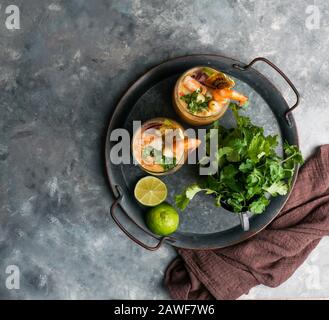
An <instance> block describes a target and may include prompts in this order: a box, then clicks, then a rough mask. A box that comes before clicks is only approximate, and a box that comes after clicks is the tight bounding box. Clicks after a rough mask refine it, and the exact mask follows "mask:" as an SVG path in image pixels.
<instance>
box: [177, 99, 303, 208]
mask: <svg viewBox="0 0 329 320" xmlns="http://www.w3.org/2000/svg"><path fill="white" fill-rule="evenodd" d="M230 107H231V109H232V110H233V114H234V117H235V120H236V124H237V125H236V127H234V128H229V129H227V128H225V127H223V126H222V125H220V124H219V122H215V123H214V124H213V128H214V129H217V130H211V131H209V132H208V135H207V144H206V145H207V149H208V152H209V139H210V135H211V133H213V132H215V133H216V134H218V141H219V148H218V150H217V153H216V157H215V159H216V161H215V162H216V166H218V171H217V173H216V174H214V175H209V176H204V177H201V178H202V179H201V180H200V181H199V182H198V183H195V184H193V185H191V186H189V187H187V188H186V189H185V190H184V192H183V193H182V194H180V195H177V196H176V205H177V206H178V207H179V208H180V209H181V210H184V209H185V208H186V207H187V205H188V204H189V202H190V200H192V199H193V198H194V196H195V195H196V194H197V193H198V192H205V193H206V194H208V195H211V196H213V197H214V198H215V205H217V206H221V205H223V206H225V207H226V208H228V209H229V210H231V211H233V212H236V213H241V212H247V211H249V212H251V213H253V214H261V213H263V212H264V211H265V209H266V207H267V206H268V205H269V203H270V199H271V197H276V196H279V195H281V196H283V195H285V194H287V193H288V191H289V189H290V187H291V181H292V177H293V175H294V170H295V167H296V165H298V164H302V163H303V157H302V155H301V153H300V151H299V150H298V148H297V147H296V146H293V145H289V144H288V143H284V146H283V149H284V157H283V158H282V157H280V156H278V155H277V153H276V147H277V146H278V136H272V135H269V136H265V135H264V129H263V128H261V127H258V126H255V125H253V124H252V123H251V121H250V119H249V118H248V117H245V116H241V115H240V114H239V112H238V110H239V107H238V106H237V105H236V104H231V105H230Z"/></svg>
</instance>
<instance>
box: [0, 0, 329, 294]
mask: <svg viewBox="0 0 329 320" xmlns="http://www.w3.org/2000/svg"><path fill="white" fill-rule="evenodd" d="M9 4H16V5H18V6H19V7H20V10H21V29H20V30H7V29H6V27H5V17H6V15H5V7H6V6H7V5H9ZM314 4H315V5H317V6H318V8H319V9H320V12H321V21H320V28H319V29H317V30H309V29H308V28H307V27H306V25H305V20H306V18H307V17H308V14H307V13H306V8H307V7H308V6H309V5H314ZM328 32H329V4H328V1H326V0H317V1H310V0H300V1H297V2H291V1H288V0H280V1H277V0H267V1H263V0H254V1H244V0H241V1H239V0H226V1H225V0H221V1H216V0H203V1H163V0H161V1H155V0H153V1H151V0H149V1H138V0H136V1H130V0H120V1H119V0H117V1H105V0H95V1H87V0H72V1H55V0H54V1H41V0H39V1H37V0H29V1H22V0H21V1H19V0H10V1H6V0H2V1H1V5H0V298H7V299H13V298H24V299H27V298H28V299H40V298H46V299H51V298H55V299H56V298H61V299H83V298H86V299H91V298H99V299H118V298H126V299H136V298H141V299H144V298H148V299H157V298H169V296H168V294H167V292H166V290H165V288H163V284H162V279H163V275H164V270H165V268H166V266H167V264H168V263H169V262H170V261H171V260H172V258H173V257H174V256H175V252H174V250H173V249H172V248H170V247H165V248H162V249H161V250H159V251H158V252H154V253H150V252H147V251H145V250H143V249H141V248H139V247H137V246H136V245H134V244H133V243H132V242H131V241H129V240H128V239H127V238H126V237H125V236H124V235H123V233H122V232H121V231H119V229H118V228H117V227H115V226H114V224H113V223H112V222H111V221H109V222H106V211H107V208H108V207H109V205H110V204H111V201H112V199H111V194H110V192H109V188H108V186H107V182H106V179H105V175H104V171H103V162H102V147H103V142H104V139H103V137H104V135H105V130H106V126H107V122H108V119H109V117H110V114H111V111H112V110H113V107H114V106H115V102H116V101H117V100H118V98H119V97H120V95H121V94H122V93H123V92H124V90H125V89H126V88H127V86H128V85H129V84H130V83H131V82H132V81H134V80H135V79H136V78H137V77H138V76H139V75H140V74H142V73H143V72H144V71H146V70H147V69H149V68H150V67H152V66H154V65H155V64H157V63H159V62H161V61H163V60H165V59H168V58H171V57H175V56H179V55H184V54H191V53H219V54H223V55H227V56H230V57H233V58H236V59H238V60H241V61H244V62H248V61H250V60H251V59H252V58H254V57H256V56H265V57H268V58H269V59H271V60H273V61H274V62H276V63H277V64H278V65H279V66H280V67H281V68H282V69H283V70H284V71H286V73H287V74H288V75H289V76H290V77H291V79H292V80H293V81H294V83H295V84H296V86H297V88H298V89H299V90H300V92H301V93H302V101H301V106H300V108H299V109H298V110H297V111H296V112H295V117H296V121H297V124H298V128H299V133H300V143H301V149H302V151H303V154H304V155H305V156H309V155H310V153H311V152H312V151H313V150H314V148H315V147H316V146H318V145H320V144H323V143H328V142H329V136H328V132H329V108H328V106H327V103H328V94H327V92H328V71H329V58H328V42H329V37H328ZM257 68H258V69H259V70H261V71H262V72H264V73H265V74H266V75H267V76H269V77H270V78H272V79H274V81H275V82H276V83H277V85H278V86H279V88H280V89H281V90H282V92H283V93H284V95H286V96H287V99H288V101H293V99H294V98H293V95H292V94H291V92H290V91H289V90H288V88H287V86H286V85H285V83H284V82H283V81H282V80H281V79H279V78H278V77H277V76H276V75H275V74H274V72H272V71H271V70H269V69H268V68H267V67H263V66H261V65H259V66H257ZM328 247H329V240H328V239H324V240H323V241H322V242H321V243H320V245H319V246H318V248H317V249H316V250H315V251H314V252H313V253H312V255H311V256H310V257H309V259H308V260H307V261H306V262H305V263H304V264H303V265H302V267H301V268H300V269H299V270H298V271H297V272H296V273H295V274H294V276H293V277H291V279H289V280H288V281H287V282H286V283H285V284H283V285H282V286H280V287H279V288H275V289H270V288H265V287H261V286H260V287H257V288H255V289H253V290H252V291H251V292H250V294H249V295H248V296H247V298H278V297H280V298H292V297H319V298H321V297H329V268H328V267H329V255H328ZM11 264H15V265H17V266H19V268H20V270H21V288H20V290H8V289H6V287H5V285H4V282H5V278H6V274H5V269H6V266H8V265H11Z"/></svg>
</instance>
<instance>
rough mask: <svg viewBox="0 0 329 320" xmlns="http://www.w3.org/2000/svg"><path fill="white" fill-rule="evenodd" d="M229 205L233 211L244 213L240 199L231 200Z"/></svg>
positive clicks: (228, 202)
mask: <svg viewBox="0 0 329 320" xmlns="http://www.w3.org/2000/svg"><path fill="white" fill-rule="evenodd" d="M227 204H228V205H230V206H231V207H232V209H233V211H234V212H236V213H239V212H241V211H242V208H243V204H242V203H241V202H240V201H239V200H238V199H234V198H230V199H228V200H227Z"/></svg>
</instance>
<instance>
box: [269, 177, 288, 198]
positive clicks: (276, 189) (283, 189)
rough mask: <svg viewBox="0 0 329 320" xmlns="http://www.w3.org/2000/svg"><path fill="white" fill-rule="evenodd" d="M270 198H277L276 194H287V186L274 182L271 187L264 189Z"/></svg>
mask: <svg viewBox="0 0 329 320" xmlns="http://www.w3.org/2000/svg"><path fill="white" fill-rule="evenodd" d="M264 190H265V191H267V192H268V193H269V194H270V195H272V196H274V197H275V196H277V195H278V194H279V195H281V196H284V195H285V194H287V192H288V185H287V184H286V183H285V182H283V181H278V182H274V183H273V184H272V185H271V186H269V187H267V188H264Z"/></svg>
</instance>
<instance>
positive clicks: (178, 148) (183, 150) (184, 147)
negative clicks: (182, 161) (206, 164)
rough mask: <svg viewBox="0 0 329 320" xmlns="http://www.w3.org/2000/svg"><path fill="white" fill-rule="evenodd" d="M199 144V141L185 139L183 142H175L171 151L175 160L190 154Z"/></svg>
mask: <svg viewBox="0 0 329 320" xmlns="http://www.w3.org/2000/svg"><path fill="white" fill-rule="evenodd" d="M200 144H201V140H199V139H193V138H188V137H185V138H184V139H183V140H179V141H175V142H174V145H173V151H174V155H175V157H176V158H178V159H179V158H181V156H182V155H183V154H185V155H187V153H189V152H192V151H193V150H195V149H197V148H198V147H199V146H200Z"/></svg>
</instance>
